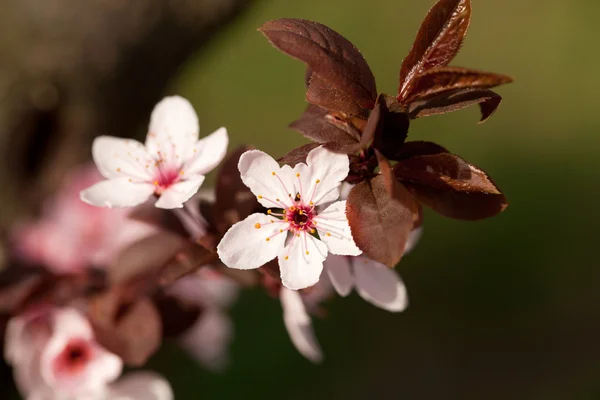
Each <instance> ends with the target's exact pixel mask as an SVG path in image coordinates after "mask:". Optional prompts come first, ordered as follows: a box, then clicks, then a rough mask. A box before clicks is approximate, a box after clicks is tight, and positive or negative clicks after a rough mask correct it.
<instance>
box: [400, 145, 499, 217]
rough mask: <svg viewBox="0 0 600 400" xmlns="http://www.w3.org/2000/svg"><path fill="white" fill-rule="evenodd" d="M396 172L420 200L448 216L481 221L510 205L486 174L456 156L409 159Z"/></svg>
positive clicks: (439, 155) (426, 156) (429, 156)
mask: <svg viewBox="0 0 600 400" xmlns="http://www.w3.org/2000/svg"><path fill="white" fill-rule="evenodd" d="M394 172H395V174H396V177H397V178H398V179H399V180H400V181H401V182H402V183H404V184H405V185H406V186H407V187H408V188H409V190H410V191H411V192H412V193H413V194H414V195H415V196H416V197H417V199H418V200H419V201H421V202H422V203H423V204H425V205H427V206H429V207H431V208H433V209H434V210H435V211H437V212H438V213H440V214H442V215H445V216H447V217H451V218H457V219H465V220H477V219H482V218H487V217H491V216H493V215H496V214H498V213H499V212H501V211H503V210H504V209H505V208H506V207H507V205H508V204H507V202H506V198H505V197H504V195H503V194H502V193H501V192H500V190H499V189H498V188H497V187H496V185H495V184H494V182H492V180H491V179H490V178H489V177H488V176H487V174H486V173H485V172H483V171H482V170H480V169H479V168H477V167H475V166H474V165H471V164H469V163H468V162H466V161H465V160H463V159H462V158H460V157H458V156H456V155H454V154H449V153H440V154H434V155H425V156H416V157H412V158H408V159H405V160H402V161H400V162H398V163H397V164H396V165H395V166H394Z"/></svg>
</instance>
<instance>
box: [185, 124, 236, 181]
mask: <svg viewBox="0 0 600 400" xmlns="http://www.w3.org/2000/svg"><path fill="white" fill-rule="evenodd" d="M228 144H229V136H227V129H225V128H219V129H217V130H216V131H214V132H213V133H211V134H210V135H208V136H207V137H205V138H202V139H200V140H198V141H197V142H196V145H195V146H194V148H193V150H192V155H191V158H190V160H189V161H188V163H187V164H186V165H185V166H184V167H183V171H185V173H186V174H201V175H204V174H207V173H208V172H210V171H212V170H213V168H215V167H216V166H217V165H218V164H219V163H220V162H221V161H222V160H223V158H224V157H225V154H227V145H228Z"/></svg>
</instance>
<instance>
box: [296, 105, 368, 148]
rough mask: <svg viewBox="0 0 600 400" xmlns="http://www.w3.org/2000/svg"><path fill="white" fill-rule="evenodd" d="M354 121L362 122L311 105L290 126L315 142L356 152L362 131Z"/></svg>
mask: <svg viewBox="0 0 600 400" xmlns="http://www.w3.org/2000/svg"><path fill="white" fill-rule="evenodd" d="M352 121H356V122H362V121H361V120H356V119H351V120H348V119H344V118H342V117H340V116H337V115H335V114H330V113H328V112H327V110H325V109H323V108H321V107H318V106H315V105H309V106H308V107H307V108H306V111H304V114H302V116H301V117H300V119H298V120H296V121H294V122H292V123H291V124H290V128H292V129H295V130H297V131H298V132H300V133H302V134H303V135H304V136H305V137H306V138H308V139H310V140H312V141H314V142H317V143H320V144H327V147H328V148H329V149H330V150H332V151H336V152H339V153H354V152H356V151H357V150H358V149H359V148H360V146H359V141H360V137H361V131H360V130H359V128H357V127H356V126H354V124H353V123H352Z"/></svg>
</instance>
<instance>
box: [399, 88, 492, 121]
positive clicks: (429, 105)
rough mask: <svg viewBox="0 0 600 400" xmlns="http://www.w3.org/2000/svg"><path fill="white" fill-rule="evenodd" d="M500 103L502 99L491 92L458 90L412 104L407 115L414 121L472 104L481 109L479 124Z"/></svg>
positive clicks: (488, 116) (484, 90)
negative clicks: (477, 105)
mask: <svg viewBox="0 0 600 400" xmlns="http://www.w3.org/2000/svg"><path fill="white" fill-rule="evenodd" d="M501 102H502V97H500V95H499V94H497V93H495V92H492V91H491V90H487V89H466V90H458V91H455V92H451V93H447V94H442V95H440V96H438V97H434V98H432V99H429V100H424V101H419V102H415V103H412V104H411V105H410V113H409V114H410V117H411V118H413V119H415V118H421V117H428V116H431V115H438V114H445V113H449V112H452V111H458V110H462V109H463V108H467V107H470V106H472V105H474V104H479V107H480V109H481V119H480V120H479V123H484V122H485V121H487V120H488V119H489V118H490V117H491V116H492V115H493V114H494V112H495V111H496V110H497V109H498V107H499V106H500V103H501Z"/></svg>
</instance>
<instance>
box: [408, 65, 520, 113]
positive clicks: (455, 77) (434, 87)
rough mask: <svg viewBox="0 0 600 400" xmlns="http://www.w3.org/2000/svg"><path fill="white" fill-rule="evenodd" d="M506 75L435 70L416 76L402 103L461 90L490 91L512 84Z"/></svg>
mask: <svg viewBox="0 0 600 400" xmlns="http://www.w3.org/2000/svg"><path fill="white" fill-rule="evenodd" d="M512 81H513V79H512V78H511V77H509V76H506V75H500V74H494V73H491V72H483V71H477V70H473V69H467V68H459V67H441V68H435V69H431V70H428V71H425V72H423V73H422V74H419V75H416V76H415V77H414V79H413V82H412V84H411V86H410V89H409V91H408V93H407V94H406V96H405V98H404V100H403V103H404V104H410V103H412V102H413V101H416V100H426V99H430V98H433V97H437V96H439V95H441V94H443V93H451V92H455V91H456V90H461V89H490V88H493V87H495V86H499V85H503V84H506V83H510V82H512Z"/></svg>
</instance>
